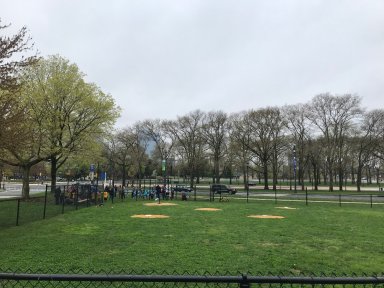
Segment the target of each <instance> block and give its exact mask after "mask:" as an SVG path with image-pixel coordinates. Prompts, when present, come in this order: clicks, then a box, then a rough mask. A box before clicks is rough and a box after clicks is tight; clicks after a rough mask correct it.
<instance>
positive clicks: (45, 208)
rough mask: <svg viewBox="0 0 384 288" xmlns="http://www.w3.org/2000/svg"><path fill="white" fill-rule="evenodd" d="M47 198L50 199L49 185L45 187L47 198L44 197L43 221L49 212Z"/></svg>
mask: <svg viewBox="0 0 384 288" xmlns="http://www.w3.org/2000/svg"><path fill="white" fill-rule="evenodd" d="M47 197H48V185H45V197H44V212H43V219H45V213H46V212H47Z"/></svg>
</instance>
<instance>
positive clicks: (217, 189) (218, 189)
mask: <svg viewBox="0 0 384 288" xmlns="http://www.w3.org/2000/svg"><path fill="white" fill-rule="evenodd" d="M211 191H212V192H213V193H217V194H221V193H229V194H236V192H237V191H236V189H235V188H231V187H230V186H229V185H225V184H212V185H211Z"/></svg>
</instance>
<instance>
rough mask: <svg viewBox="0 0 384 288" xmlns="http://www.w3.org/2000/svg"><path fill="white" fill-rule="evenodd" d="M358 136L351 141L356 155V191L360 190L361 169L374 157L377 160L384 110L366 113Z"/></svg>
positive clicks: (383, 138)
mask: <svg viewBox="0 0 384 288" xmlns="http://www.w3.org/2000/svg"><path fill="white" fill-rule="evenodd" d="M357 132H358V134H357V135H355V137H353V139H352V141H353V144H354V147H356V149H355V150H356V154H357V157H356V159H357V181H356V185H357V190H358V191H360V190H361V178H362V173H363V168H364V166H365V165H367V164H368V163H369V162H370V161H371V159H372V158H373V157H375V156H378V157H376V158H379V157H380V156H381V153H380V152H381V151H380V150H379V148H380V145H381V143H382V142H383V141H384V110H383V109H380V110H379V109H376V110H373V111H370V112H367V113H365V114H364V116H363V120H362V122H361V126H360V129H358V130H357Z"/></svg>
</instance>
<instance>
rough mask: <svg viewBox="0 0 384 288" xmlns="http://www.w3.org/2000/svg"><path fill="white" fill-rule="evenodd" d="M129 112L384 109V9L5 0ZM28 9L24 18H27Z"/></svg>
mask: <svg viewBox="0 0 384 288" xmlns="http://www.w3.org/2000/svg"><path fill="white" fill-rule="evenodd" d="M0 4H1V7H2V13H1V16H0V17H1V18H2V20H3V21H4V22H12V24H13V26H15V27H20V26H23V25H26V26H27V27H28V28H29V30H30V34H31V35H32V37H33V39H34V41H35V44H36V47H37V48H38V49H39V50H40V51H41V54H42V55H43V56H44V55H51V54H60V55H62V56H63V57H66V58H68V59H69V60H70V61H72V62H75V63H76V64H78V65H79V67H80V69H81V70H82V71H83V72H84V73H86V74H87V79H88V80H89V81H92V82H95V83H97V85H99V86H100V87H101V88H102V89H103V90H104V91H105V92H108V93H111V94H112V95H113V96H114V97H115V99H116V102H117V103H118V104H119V105H120V106H121V107H122V108H123V109H124V112H123V116H122V118H121V119H120V120H119V123H118V125H119V126H125V125H129V124H132V123H133V122H135V121H138V120H144V119H147V118H175V117H176V116H177V115H183V114H185V113H188V112H190V111H192V110H195V109H201V110H204V111H209V110H219V109H221V110H224V111H226V112H228V113H231V112H239V111H242V110H247V109H250V108H259V107H265V106H275V105H278V106H280V105H284V104H295V103H304V102H307V101H309V100H310V99H311V98H312V97H313V96H314V95H316V94H318V93H322V92H331V93H336V94H342V93H357V94H359V95H360V96H362V97H363V106H367V107H368V108H384V100H383V99H384V98H383V97H382V93H383V91H384V84H383V81H382V79H381V78H382V76H381V75H384V56H383V52H382V51H384V17H382V15H384V2H383V1H381V0H367V1H360V0H359V1H358V0H348V1H347V0H338V1H331V0H328V1H327V0H326V1H316V0H313V1H305V0H296V1H293V0H292V1H286V0H284V1H283V0H280V1H279V0H276V1H266V0H265V1H262V0H259V1H251V0H249V1H245V0H243V1H235V0H221V1H192V0H186V1H155V0H152V1H123V0H121V1H117V0H115V1H91V0H83V1H74V0H55V1H52V0H35V1H23V0H14V1H5V0H0ZM19 7H23V8H24V9H20V8H19Z"/></svg>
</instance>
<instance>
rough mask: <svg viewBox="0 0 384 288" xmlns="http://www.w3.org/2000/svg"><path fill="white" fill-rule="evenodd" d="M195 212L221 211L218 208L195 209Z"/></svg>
mask: <svg viewBox="0 0 384 288" xmlns="http://www.w3.org/2000/svg"><path fill="white" fill-rule="evenodd" d="M195 210H197V211H221V210H222V209H218V208H196V209H195Z"/></svg>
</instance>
